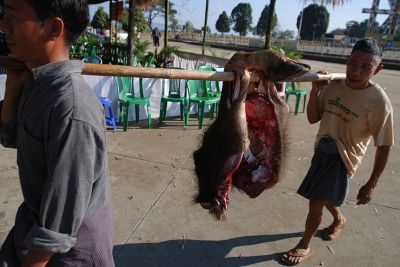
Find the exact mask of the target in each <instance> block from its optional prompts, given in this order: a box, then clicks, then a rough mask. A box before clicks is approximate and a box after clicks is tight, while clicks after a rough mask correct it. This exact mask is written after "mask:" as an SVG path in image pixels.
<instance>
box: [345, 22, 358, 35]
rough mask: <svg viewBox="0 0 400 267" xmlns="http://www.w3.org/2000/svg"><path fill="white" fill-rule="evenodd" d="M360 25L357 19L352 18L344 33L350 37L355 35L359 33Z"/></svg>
mask: <svg viewBox="0 0 400 267" xmlns="http://www.w3.org/2000/svg"><path fill="white" fill-rule="evenodd" d="M358 27H359V24H358V22H357V21H355V20H350V21H348V22H347V23H346V30H345V32H344V33H345V34H346V35H347V36H348V37H354V36H355V35H356V33H357V30H358Z"/></svg>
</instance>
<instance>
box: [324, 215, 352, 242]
mask: <svg viewBox="0 0 400 267" xmlns="http://www.w3.org/2000/svg"><path fill="white" fill-rule="evenodd" d="M346 223H347V220H346V218H345V217H343V218H342V219H340V220H339V221H337V222H333V223H332V224H331V225H329V226H328V227H326V228H324V229H323V230H322V239H323V240H327V241H332V240H335V239H336V238H338V236H339V235H340V234H341V233H342V232H343V230H344V229H345V228H346Z"/></svg>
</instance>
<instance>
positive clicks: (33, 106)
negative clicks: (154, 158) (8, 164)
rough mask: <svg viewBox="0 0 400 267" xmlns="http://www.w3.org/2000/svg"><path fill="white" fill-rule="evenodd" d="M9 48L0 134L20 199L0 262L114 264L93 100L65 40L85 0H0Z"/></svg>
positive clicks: (82, 16) (81, 23)
mask: <svg viewBox="0 0 400 267" xmlns="http://www.w3.org/2000/svg"><path fill="white" fill-rule="evenodd" d="M4 4H5V11H6V14H5V17H4V18H3V20H2V22H1V30H3V31H4V32H5V35H6V39H7V42H8V45H9V47H10V50H11V55H12V56H14V57H15V58H18V59H20V60H23V61H25V62H26V64H27V66H28V68H29V71H15V70H14V71H13V70H9V71H8V73H7V81H6V92H5V96H4V100H3V101H1V102H0V141H1V143H2V144H3V145H4V146H5V147H13V148H16V149H17V163H18V169H19V175H20V183H21V189H22V193H23V196H24V202H23V203H22V205H21V206H20V207H19V209H18V211H17V215H16V220H15V225H14V227H13V229H12V230H11V231H10V233H9V235H8V236H7V238H6V241H5V242H4V244H3V246H2V247H1V250H0V266H1V267H5V266H7V267H9V266H21V265H22V266H114V262H113V259H112V241H113V240H112V239H113V221H112V213H111V206H110V193H109V179H108V165H107V151H106V149H107V147H106V131H105V122H104V115H103V111H102V106H101V104H100V102H99V101H98V99H97V97H96V96H95V95H94V93H93V92H92V91H91V89H90V88H89V86H88V85H87V84H86V83H85V82H84V80H83V78H82V76H81V71H82V67H83V63H81V62H80V61H70V60H68V59H69V44H70V43H71V42H73V41H74V40H75V38H76V37H77V36H79V35H80V34H81V32H82V31H83V30H84V29H85V28H86V25H87V23H88V20H89V14H88V6H87V4H86V1H85V0H77V1H69V0H59V1H52V0H5V1H4Z"/></svg>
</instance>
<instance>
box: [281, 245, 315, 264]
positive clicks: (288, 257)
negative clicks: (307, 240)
mask: <svg viewBox="0 0 400 267" xmlns="http://www.w3.org/2000/svg"><path fill="white" fill-rule="evenodd" d="M312 255H313V253H312V251H311V249H310V248H306V249H303V248H293V249H291V250H289V251H288V252H286V253H284V254H283V256H282V259H281V260H282V262H283V263H285V264H287V265H291V266H293V265H297V264H300V263H302V262H303V261H305V260H306V259H308V258H309V257H311V256H312Z"/></svg>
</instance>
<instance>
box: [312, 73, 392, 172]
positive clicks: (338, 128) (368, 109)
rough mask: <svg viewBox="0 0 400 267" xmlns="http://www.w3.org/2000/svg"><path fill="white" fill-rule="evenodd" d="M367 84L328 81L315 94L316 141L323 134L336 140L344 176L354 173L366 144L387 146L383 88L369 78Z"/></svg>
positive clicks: (388, 112) (389, 131) (388, 136)
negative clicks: (360, 86) (363, 86)
mask: <svg viewBox="0 0 400 267" xmlns="http://www.w3.org/2000/svg"><path fill="white" fill-rule="evenodd" d="M370 83H371V84H372V85H371V86H370V87H368V88H366V89H363V90H354V89H351V88H349V87H347V86H346V84H345V81H344V80H340V81H332V82H331V84H330V86H328V87H327V88H325V89H324V90H322V91H321V92H320V94H319V95H318V109H319V112H320V114H321V115H322V118H321V121H320V127H319V131H318V134H317V140H316V144H318V142H319V140H320V139H321V138H322V137H324V136H330V137H332V138H333V139H334V140H335V141H336V145H337V147H338V150H339V153H340V156H341V158H342V160H343V162H344V164H345V165H346V168H347V172H348V175H349V176H350V177H351V176H353V175H354V173H355V172H356V170H357V168H358V166H360V164H361V160H362V158H363V156H364V155H365V152H366V150H367V146H368V144H369V142H370V140H371V137H372V138H373V139H374V145H375V146H382V145H390V146H392V145H393V143H394V140H393V109H392V105H391V103H390V100H389V98H388V97H387V95H386V93H385V92H384V90H383V89H382V88H381V87H380V86H379V85H378V84H376V83H374V82H372V81H370Z"/></svg>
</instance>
